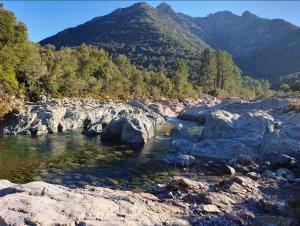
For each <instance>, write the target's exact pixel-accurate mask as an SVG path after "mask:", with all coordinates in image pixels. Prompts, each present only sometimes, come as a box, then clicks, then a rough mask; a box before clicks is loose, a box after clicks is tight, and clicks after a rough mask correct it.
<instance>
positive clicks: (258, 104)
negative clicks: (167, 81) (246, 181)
mask: <svg viewBox="0 0 300 226" xmlns="http://www.w3.org/2000/svg"><path fill="white" fill-rule="evenodd" d="M293 99H296V98H278V97H272V98H265V99H262V100H258V101H243V100H236V99H230V100H225V101H224V102H222V103H218V104H215V105H213V106H206V105H205V104H199V105H196V106H192V107H189V108H187V109H185V110H184V111H182V112H181V113H180V115H179V117H181V118H186V119H189V120H196V121H205V126H204V129H203V131H202V137H201V141H199V142H197V143H196V145H197V146H198V148H197V149H196V150H194V153H192V152H186V153H187V154H192V155H199V156H205V157H215V156H220V157H219V158H225V159H229V157H228V156H230V159H233V158H235V157H237V155H240V154H241V153H239V152H242V155H241V158H240V162H239V163H240V164H241V165H247V164H249V163H251V164H253V163H254V161H253V160H254V159H256V160H257V161H265V160H268V159H270V158H271V157H272V156H275V157H277V156H280V155H282V154H287V155H292V156H299V153H300V146H299V142H298V141H299V140H300V113H297V112H294V113H293V114H286V109H287V108H288V106H289V103H290V102H291V101H292V100H293ZM296 100H298V99H296ZM298 101H299V100H298ZM228 140H229V141H228ZM237 142H238V143H237ZM233 145H235V146H236V147H237V146H238V145H239V148H238V149H239V151H237V150H236V149H237V148H234V147H233ZM222 147H225V148H222ZM224 149H225V150H224ZM222 151H224V152H226V154H224V155H222ZM197 152H198V154H197ZM212 153H217V154H216V155H215V156H214V155H213V154H212ZM226 156H227V158H226ZM250 156H251V157H252V159H251V157H250ZM243 157H247V158H243ZM290 160H291V159H290ZM284 161H285V160H284ZM279 163H280V161H279ZM285 164H290V165H289V166H288V165H285ZM296 164H297V163H296ZM279 167H284V168H290V167H293V161H292V160H291V161H290V162H287V163H284V165H279V166H276V167H275V168H279Z"/></svg>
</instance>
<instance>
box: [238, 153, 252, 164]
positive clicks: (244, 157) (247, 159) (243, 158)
mask: <svg viewBox="0 0 300 226" xmlns="http://www.w3.org/2000/svg"><path fill="white" fill-rule="evenodd" d="M237 160H238V162H239V163H240V164H242V165H249V164H251V163H253V162H254V159H253V156H252V155H251V154H239V155H238V156H237Z"/></svg>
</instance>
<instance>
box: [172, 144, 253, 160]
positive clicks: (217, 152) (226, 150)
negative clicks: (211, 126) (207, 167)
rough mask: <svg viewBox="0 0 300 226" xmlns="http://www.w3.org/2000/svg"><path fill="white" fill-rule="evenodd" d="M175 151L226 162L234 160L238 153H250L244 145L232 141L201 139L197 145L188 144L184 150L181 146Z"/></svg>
mask: <svg viewBox="0 0 300 226" xmlns="http://www.w3.org/2000/svg"><path fill="white" fill-rule="evenodd" d="M177 150H178V151H180V150H181V151H183V150H188V151H185V153H188V154H191V155H194V156H201V157H209V158H217V159H226V160H230V159H233V158H236V156H237V155H238V154H240V153H249V152H250V150H249V148H248V147H247V146H246V145H244V144H243V143H241V142H239V141H235V140H232V139H203V140H201V141H199V142H197V143H190V144H189V146H186V148H184V145H182V146H180V147H178V149H177Z"/></svg>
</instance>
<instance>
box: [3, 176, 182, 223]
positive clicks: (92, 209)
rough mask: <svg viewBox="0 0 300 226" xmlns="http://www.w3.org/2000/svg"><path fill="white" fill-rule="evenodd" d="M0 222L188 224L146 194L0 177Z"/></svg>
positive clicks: (174, 209)
mask: <svg viewBox="0 0 300 226" xmlns="http://www.w3.org/2000/svg"><path fill="white" fill-rule="evenodd" d="M0 189H1V190H0V225H3V226H4V225H18V226H21V225H43V226H48V225H166V224H167V225H170V224H171V225H175V224H176V225H188V222H187V221H185V220H183V219H181V214H182V210H180V209H179V208H178V207H176V206H172V205H166V204H162V203H160V202H159V200H158V198H157V197H155V196H154V195H151V194H148V193H133V192H129V191H119V190H111V189H106V188H100V187H86V188H84V189H69V188H66V187H63V186H58V185H51V184H47V183H44V182H31V183H28V184H24V185H15V184H12V183H9V182H8V181H5V180H0Z"/></svg>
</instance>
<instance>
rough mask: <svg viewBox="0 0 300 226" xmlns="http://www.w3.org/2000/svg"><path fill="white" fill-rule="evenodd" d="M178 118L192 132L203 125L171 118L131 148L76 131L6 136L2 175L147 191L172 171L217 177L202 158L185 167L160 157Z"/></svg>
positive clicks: (1, 145)
mask: <svg viewBox="0 0 300 226" xmlns="http://www.w3.org/2000/svg"><path fill="white" fill-rule="evenodd" d="M178 123H182V124H183V125H184V126H185V127H187V128H188V129H189V130H190V131H191V132H192V133H200V130H201V129H202V127H201V125H198V124H196V123H194V122H189V121H184V120H178V119H175V118H169V120H168V121H167V122H166V123H165V124H163V125H162V126H159V127H158V128H157V130H156V132H155V136H154V137H153V138H152V139H151V140H150V141H149V142H147V143H146V144H145V146H144V147H142V148H135V149H133V148H131V147H129V146H127V145H122V144H118V143H116V144H111V143H110V144H104V143H103V142H101V139H100V137H99V136H95V137H87V136H84V135H82V134H81V133H80V132H65V133H60V134H49V135H43V136H36V137H31V136H4V137H1V138H0V178H1V179H8V180H10V181H12V182H15V183H26V182H30V181H46V182H49V183H54V184H61V185H65V186H69V187H82V186H84V185H86V184H89V185H94V186H104V187H110V188H120V189H141V190H151V189H152V188H153V187H154V186H155V185H156V184H157V183H163V182H164V181H166V180H168V179H169V178H170V176H173V175H187V174H188V175H189V176H190V177H194V178H203V177H206V179H212V180H215V179H217V178H218V176H219V174H218V172H217V171H211V170H212V169H211V168H207V167H205V161H203V160H202V161H200V163H199V161H198V164H195V165H194V166H192V167H188V168H186V167H182V166H176V165H168V164H166V163H164V162H163V161H162V159H163V158H164V157H165V156H166V154H167V152H168V149H169V146H170V138H169V136H168V134H169V132H170V130H171V128H172V127H174V126H175V125H176V124H178ZM203 164H204V165H203ZM216 176H217V177H216Z"/></svg>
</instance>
